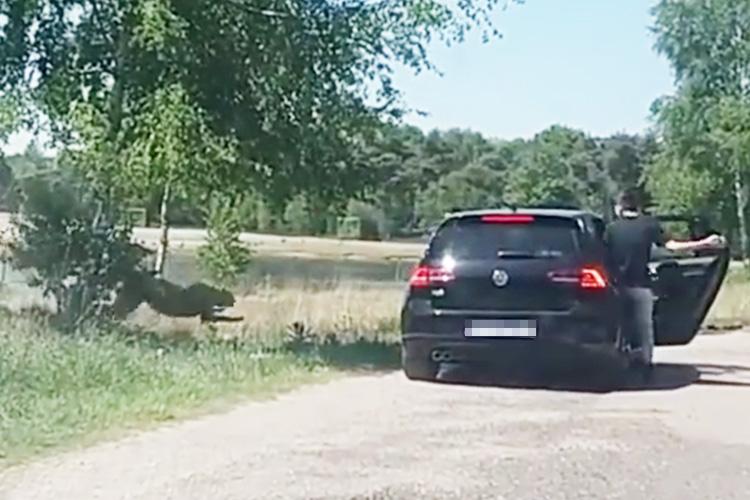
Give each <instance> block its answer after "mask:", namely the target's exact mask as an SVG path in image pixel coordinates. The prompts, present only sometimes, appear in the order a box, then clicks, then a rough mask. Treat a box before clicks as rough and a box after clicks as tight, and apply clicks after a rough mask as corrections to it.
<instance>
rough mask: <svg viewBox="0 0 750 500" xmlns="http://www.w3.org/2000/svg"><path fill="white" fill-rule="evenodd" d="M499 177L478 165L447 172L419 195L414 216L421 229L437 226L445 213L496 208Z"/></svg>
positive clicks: (500, 192)
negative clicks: (419, 222) (435, 224)
mask: <svg viewBox="0 0 750 500" xmlns="http://www.w3.org/2000/svg"><path fill="white" fill-rule="evenodd" d="M504 187H505V180H504V178H503V176H502V175H501V174H499V173H497V172H495V171H493V170H490V169H489V168H487V167H484V166H481V165H468V166H466V167H464V168H462V169H460V170H456V171H454V172H451V173H450V174H448V175H446V176H445V177H442V178H441V179H440V180H438V181H437V182H435V183H433V184H431V185H430V186H429V187H428V188H427V189H426V190H424V191H423V192H421V193H420V194H419V198H418V200H417V206H416V213H417V217H418V218H419V220H420V221H421V223H422V224H421V225H422V226H423V227H427V226H430V225H432V224H434V223H436V222H439V221H440V220H441V219H442V218H443V216H444V215H445V214H446V212H450V211H453V210H467V209H473V208H488V207H497V206H499V205H500V203H501V201H502V196H503V191H504Z"/></svg>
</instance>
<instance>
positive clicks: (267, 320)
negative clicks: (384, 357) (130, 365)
mask: <svg viewBox="0 0 750 500" xmlns="http://www.w3.org/2000/svg"><path fill="white" fill-rule="evenodd" d="M402 298H403V287H402V286H401V285H399V284H393V285H381V286H373V285H372V284H370V285H358V284H356V283H346V282H342V283H340V284H339V285H337V286H335V287H332V288H328V289H319V288H316V287H313V286H310V285H302V286H298V287H289V288H274V287H271V286H266V287H263V288H261V289H260V290H257V291H256V292H255V293H253V294H251V295H246V296H243V297H239V298H238V299H237V304H236V305H235V307H233V308H232V309H230V310H227V311H226V315H228V316H241V317H242V318H243V320H242V321H241V322H238V323H217V324H215V325H214V326H212V327H210V328H213V329H215V330H214V332H212V333H218V334H219V335H220V336H222V337H242V338H252V339H257V340H258V341H260V342H262V343H263V344H264V345H267V344H268V343H272V344H273V343H276V342H278V341H280V340H282V339H281V338H279V336H280V335H283V332H286V331H289V330H290V327H291V326H292V325H293V324H295V323H298V324H300V325H304V328H305V330H306V331H308V332H310V333H312V334H314V335H316V336H320V337H325V336H328V335H336V337H337V338H338V339H340V340H343V341H346V340H352V339H355V338H359V337H364V338H368V339H375V338H380V337H382V336H392V335H394V334H395V333H396V332H397V329H398V317H399V308H400V306H401V300H402ZM132 320H133V321H134V322H135V323H136V324H138V325H139V326H142V327H144V328H146V329H148V330H151V331H158V332H164V333H172V334H174V333H178V334H179V333H180V332H199V334H200V333H208V332H206V329H204V328H201V326H200V323H199V321H198V320H197V319H173V318H166V317H164V316H161V315H158V314H156V313H154V312H153V311H152V310H150V309H149V308H148V307H147V306H143V307H141V308H140V309H139V310H137V311H136V312H135V313H134V315H133V319H132Z"/></svg>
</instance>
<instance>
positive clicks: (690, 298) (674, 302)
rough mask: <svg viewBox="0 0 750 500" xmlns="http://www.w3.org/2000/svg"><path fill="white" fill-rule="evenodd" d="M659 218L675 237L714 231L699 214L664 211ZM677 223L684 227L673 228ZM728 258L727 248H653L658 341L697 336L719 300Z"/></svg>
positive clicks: (679, 341)
mask: <svg viewBox="0 0 750 500" xmlns="http://www.w3.org/2000/svg"><path fill="white" fill-rule="evenodd" d="M657 218H658V219H659V220H660V221H661V222H662V225H663V226H664V228H665V230H666V231H667V232H668V233H671V234H670V235H671V236H673V237H676V238H680V239H681V238H682V237H685V238H690V239H696V238H703V237H705V236H708V235H710V234H712V233H715V231H711V229H710V227H709V226H708V224H706V221H705V219H701V218H698V217H690V216H682V215H665V216H657ZM675 225H677V226H681V227H682V229H683V230H682V231H675V230H674V229H672V228H674V226H675ZM680 233H682V234H680ZM729 262H730V251H729V249H728V248H725V249H719V250H702V251H700V252H692V253H687V254H676V253H672V252H669V251H668V250H665V249H661V248H660V249H656V250H655V251H654V253H653V256H652V260H651V263H650V267H651V272H652V275H653V277H654V281H655V283H654V284H655V286H654V292H655V295H656V304H655V308H654V316H655V317H654V337H655V339H654V340H655V344H656V345H659V346H667V345H686V344H689V343H690V342H691V341H692V340H693V339H694V338H695V336H696V335H697V334H698V331H699V330H700V327H701V324H702V323H703V321H704V319H705V318H706V315H707V314H708V311H709V309H710V308H711V306H712V305H713V303H714V301H715V300H716V295H717V294H718V293H719V289H720V288H721V285H722V283H723V282H724V278H725V277H726V274H727V270H728V269H729Z"/></svg>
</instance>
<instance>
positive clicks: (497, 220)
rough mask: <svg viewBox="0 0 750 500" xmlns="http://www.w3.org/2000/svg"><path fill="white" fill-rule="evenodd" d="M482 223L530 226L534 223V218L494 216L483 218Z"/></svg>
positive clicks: (508, 215) (507, 215)
mask: <svg viewBox="0 0 750 500" xmlns="http://www.w3.org/2000/svg"><path fill="white" fill-rule="evenodd" d="M482 222H485V223H488V224H529V223H531V222H534V216H533V215H524V214H492V215H484V216H482Z"/></svg>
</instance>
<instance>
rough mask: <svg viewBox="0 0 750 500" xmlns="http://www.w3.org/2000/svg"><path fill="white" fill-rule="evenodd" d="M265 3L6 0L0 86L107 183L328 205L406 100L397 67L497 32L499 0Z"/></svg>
mask: <svg viewBox="0 0 750 500" xmlns="http://www.w3.org/2000/svg"><path fill="white" fill-rule="evenodd" d="M257 4H258V2H253V1H250V0H227V1H222V2H216V1H213V0H196V1H192V2H179V1H177V0H126V1H123V0H101V1H97V2H90V1H88V0H66V1H64V2H52V3H50V2H49V1H40V2H18V1H16V0H0V12H2V13H3V14H4V15H3V21H4V22H3V23H1V24H0V90H3V89H9V88H23V90H25V91H26V92H27V93H28V95H32V96H34V104H35V106H36V107H37V108H38V109H40V110H41V111H42V113H43V114H44V115H46V117H48V118H49V119H50V120H51V125H52V128H53V130H54V132H55V137H56V138H57V139H59V140H61V141H62V143H63V144H65V145H67V146H69V147H70V148H72V149H71V151H69V152H70V153H73V148H74V147H75V148H74V151H75V156H77V160H76V161H75V162H74V163H76V164H79V165H83V166H85V167H86V169H87V171H91V172H92V173H93V177H95V178H96V179H97V180H98V181H100V182H102V183H103V184H106V185H107V188H108V189H131V188H132V189H140V190H141V191H143V190H144V189H145V188H148V189H149V190H151V189H158V188H159V186H155V184H165V183H167V182H168V181H170V182H172V184H171V185H172V188H173V190H174V191H175V192H176V193H179V191H181V190H183V189H188V188H189V187H191V186H197V187H199V188H200V187H202V186H206V185H207V184H208V185H211V188H212V189H213V186H214V184H215V183H219V184H221V185H222V186H227V185H242V186H246V187H253V188H255V189H256V190H258V191H259V192H261V194H262V195H263V196H264V198H265V199H266V200H271V201H273V202H274V203H279V204H281V203H283V202H284V201H285V200H287V199H289V198H291V197H293V196H295V195H296V194H299V193H300V192H304V193H306V194H310V196H311V198H313V199H316V200H321V204H326V205H327V204H328V203H330V202H341V201H342V200H345V199H346V198H347V197H348V196H349V195H351V194H352V193H354V192H356V191H358V189H359V185H360V181H361V177H362V176H363V175H366V172H365V171H363V170H359V169H357V168H355V166H354V165H352V164H351V163H350V162H349V160H350V158H351V154H352V151H353V148H354V147H355V146H356V145H357V144H358V143H359V142H361V140H363V138H365V137H367V136H369V135H370V133H371V132H372V129H373V128H374V127H375V126H377V125H378V124H379V122H380V120H381V119H388V118H393V117H398V116H400V114H401V113H402V111H403V109H402V108H403V106H402V103H401V102H400V96H399V93H398V91H397V89H395V88H394V85H393V81H392V74H393V69H392V65H394V64H404V65H406V66H408V67H410V68H412V69H413V70H414V71H421V70H424V69H430V68H431V65H430V63H429V60H428V57H427V45H428V44H429V43H430V42H432V41H434V40H435V39H441V40H443V41H444V42H447V43H450V42H452V41H460V40H462V39H463V38H464V36H465V35H466V34H467V33H468V32H469V31H470V30H471V29H474V28H479V29H480V30H481V35H482V36H483V37H485V38H488V37H489V36H492V35H494V34H496V30H495V27H494V26H493V24H492V22H491V21H490V18H489V14H490V12H491V11H492V10H493V9H494V8H495V7H496V5H497V4H498V0H462V1H460V2H458V3H457V4H454V3H452V2H451V3H449V2H444V1H440V0H399V1H376V2H372V1H369V0H352V1H347V2H338V1H329V0H326V1H319V2H310V1H308V0H269V1H266V2H263V6H262V7H260V6H258V5H257ZM183 182H184V184H183ZM206 183H207V184H206ZM279 208H280V207H278V206H277V207H273V208H272V211H274V212H276V213H282V212H283V209H281V210H280V209H279Z"/></svg>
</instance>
